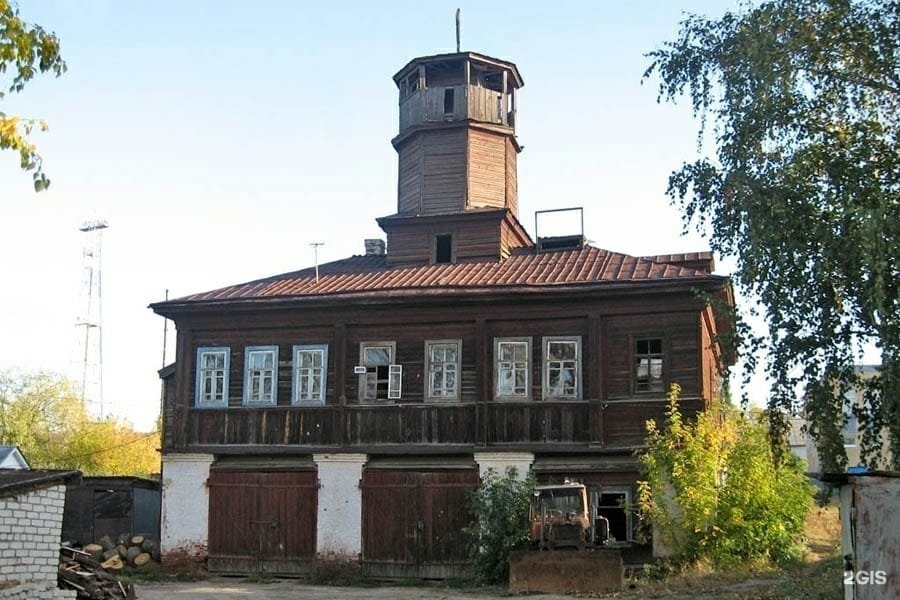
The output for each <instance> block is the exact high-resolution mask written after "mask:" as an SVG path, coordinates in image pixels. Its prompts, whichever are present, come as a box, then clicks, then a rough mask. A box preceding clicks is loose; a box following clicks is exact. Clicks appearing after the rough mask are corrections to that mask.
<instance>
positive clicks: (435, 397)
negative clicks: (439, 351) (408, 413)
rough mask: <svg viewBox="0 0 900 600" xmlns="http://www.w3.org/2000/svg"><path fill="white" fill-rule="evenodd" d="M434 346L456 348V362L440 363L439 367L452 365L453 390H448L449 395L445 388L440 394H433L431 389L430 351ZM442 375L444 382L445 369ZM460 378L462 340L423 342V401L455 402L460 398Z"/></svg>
mask: <svg viewBox="0 0 900 600" xmlns="http://www.w3.org/2000/svg"><path fill="white" fill-rule="evenodd" d="M435 346H456V362H455V363H446V362H445V363H440V364H441V365H453V368H452V369H451V370H453V371H454V373H455V377H454V385H453V389H452V390H449V392H450V393H447V392H448V390H447V389H446V387H445V388H444V389H443V390H442V393H438V394H436V393H435V390H434V389H433V388H432V387H431V383H432V379H431V372H432V370H433V368H434V364H433V363H432V362H431V351H432V348H434V347H435ZM442 371H443V373H444V377H442V380H444V381H446V373H447V369H446V367H444V368H442ZM460 377H462V340H427V341H426V342H425V399H426V400H428V401H429V402H456V401H458V400H459V398H460V392H459V389H460Z"/></svg>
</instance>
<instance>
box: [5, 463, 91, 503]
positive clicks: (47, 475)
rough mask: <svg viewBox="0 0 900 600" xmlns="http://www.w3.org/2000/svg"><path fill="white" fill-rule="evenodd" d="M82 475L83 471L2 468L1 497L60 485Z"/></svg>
mask: <svg viewBox="0 0 900 600" xmlns="http://www.w3.org/2000/svg"><path fill="white" fill-rule="evenodd" d="M79 477H81V471H57V470H52V471H51V470H44V469H28V470H26V469H0V497H6V496H14V495H16V494H20V493H22V492H25V491H28V490H30V489H40V488H45V487H49V486H51V485H58V484H61V483H64V482H67V481H69V480H72V479H77V478H79Z"/></svg>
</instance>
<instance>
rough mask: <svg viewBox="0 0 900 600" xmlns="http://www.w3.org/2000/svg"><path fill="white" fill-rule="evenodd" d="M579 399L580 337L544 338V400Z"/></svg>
mask: <svg viewBox="0 0 900 600" xmlns="http://www.w3.org/2000/svg"><path fill="white" fill-rule="evenodd" d="M580 397H581V337H580V336H572V337H545V338H544V398H570V399H578V398H580Z"/></svg>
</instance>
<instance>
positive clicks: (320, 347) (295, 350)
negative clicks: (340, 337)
mask: <svg viewBox="0 0 900 600" xmlns="http://www.w3.org/2000/svg"><path fill="white" fill-rule="evenodd" d="M301 352H321V353H322V385H321V389H320V390H319V397H318V398H315V399H304V398H300V360H299V354H300V353H301ZM327 389H328V344H294V346H293V347H292V348H291V405H292V406H324V405H325V398H326V394H327Z"/></svg>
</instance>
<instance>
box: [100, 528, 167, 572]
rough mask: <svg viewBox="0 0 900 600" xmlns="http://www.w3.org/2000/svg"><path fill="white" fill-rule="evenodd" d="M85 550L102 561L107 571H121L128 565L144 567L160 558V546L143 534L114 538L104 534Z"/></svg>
mask: <svg viewBox="0 0 900 600" xmlns="http://www.w3.org/2000/svg"><path fill="white" fill-rule="evenodd" d="M84 551H85V552H87V553H88V554H90V555H91V558H93V559H94V560H97V561H100V563H101V566H102V567H103V568H104V569H106V570H107V571H121V570H122V569H123V568H124V567H125V566H126V565H128V566H130V567H144V566H146V565H148V564H150V562H151V561H153V559H154V558H158V554H159V546H158V544H157V543H156V542H154V541H153V540H152V539H150V538H148V537H144V536H143V535H130V534H126V535H120V536H119V537H118V538H117V539H113V538H111V537H109V536H108V535H104V536H103V537H102V538H100V539H99V540H97V543H95V544H88V545H87V546H85V547H84Z"/></svg>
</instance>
